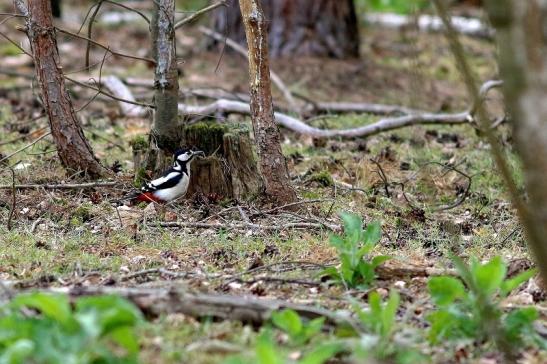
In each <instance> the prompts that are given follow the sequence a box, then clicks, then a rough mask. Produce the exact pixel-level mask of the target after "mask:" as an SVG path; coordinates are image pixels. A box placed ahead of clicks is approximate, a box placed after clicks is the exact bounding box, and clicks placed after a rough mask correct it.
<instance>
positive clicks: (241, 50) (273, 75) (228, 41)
mask: <svg viewBox="0 0 547 364" xmlns="http://www.w3.org/2000/svg"><path fill="white" fill-rule="evenodd" d="M198 30H199V31H200V32H201V33H203V34H205V35H206V36H208V37H211V38H213V39H215V40H217V41H219V42H225V43H226V45H227V46H228V47H230V48H232V49H233V50H234V51H235V52H236V53H238V54H240V55H242V56H243V57H245V59H247V49H246V48H245V47H242V46H241V45H239V44H238V43H237V42H236V41H234V40H232V39H230V38H227V37H225V36H223V35H222V34H220V33H217V32H215V31H214V30H212V29H209V28H207V27H204V26H200V27H198ZM270 75H271V78H272V82H273V83H274V84H275V85H276V86H277V88H278V89H279V91H281V93H282V94H283V97H284V98H285V99H286V100H287V102H288V103H289V105H290V107H291V108H292V109H293V110H294V111H299V110H300V108H299V107H298V104H297V103H296V100H295V99H294V97H293V96H292V93H291V91H290V90H289V88H288V87H287V86H286V85H285V83H284V82H283V80H282V79H281V77H279V76H278V75H277V73H275V72H274V71H272V70H271V69H270Z"/></svg>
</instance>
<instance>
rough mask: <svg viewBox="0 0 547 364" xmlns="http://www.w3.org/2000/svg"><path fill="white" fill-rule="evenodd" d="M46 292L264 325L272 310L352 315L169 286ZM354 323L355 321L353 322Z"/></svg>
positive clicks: (334, 318)
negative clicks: (104, 297)
mask: <svg viewBox="0 0 547 364" xmlns="http://www.w3.org/2000/svg"><path fill="white" fill-rule="evenodd" d="M45 291H46V292H52V293H64V294H67V295H69V296H70V297H71V298H77V297H81V296H96V295H118V296H121V297H124V298H126V299H128V300H130V301H132V302H133V303H134V304H135V305H136V306H137V307H139V308H140V309H141V310H142V311H143V312H144V313H145V314H147V315H151V316H154V317H157V316H160V315H166V314H174V313H181V314H184V315H188V316H192V317H213V318H218V319H221V320H235V321H241V322H245V323H251V324H255V325H260V324H262V323H264V322H267V321H268V320H269V319H270V316H271V314H272V312H275V311H278V310H283V309H291V310H294V311H296V312H297V313H298V314H299V315H300V316H302V317H305V318H307V319H314V318H317V317H325V318H326V322H327V324H329V325H330V326H334V325H337V324H339V323H348V322H350V319H349V318H347V317H343V316H341V315H337V314H336V313H335V312H332V311H328V310H326V309H323V308H317V307H310V306H305V305H300V304H296V303H291V302H286V301H280V300H268V299H257V298H250V297H241V296H229V295H215V294H198V293H189V292H187V291H184V290H181V289H177V288H176V287H167V288H125V287H123V288H116V287H104V286H89V287H83V286H82V287H72V288H49V289H47V290H45ZM350 324H354V323H353V322H350Z"/></svg>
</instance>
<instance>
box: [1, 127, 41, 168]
mask: <svg viewBox="0 0 547 364" xmlns="http://www.w3.org/2000/svg"><path fill="white" fill-rule="evenodd" d="M50 134H51V132H50V131H48V132H47V133H45V134H44V135H42V136H40V137H38V138H36V139H34V140H33V141H32V142H30V143H29V144H27V145H25V146H24V147H22V148H19V149H17V150H16V151H15V152H13V153H11V154H9V155H7V156H5V157H4V158H2V159H0V163H2V162H3V161H5V160H8V159H10V158H11V157H13V156H14V155H16V154H18V153H21V152H22V151H24V150H26V149H28V148H30V147H32V146H33V145H34V144H36V143H38V142H39V141H40V140H42V139H44V138H45V137H47V136H48V135H50Z"/></svg>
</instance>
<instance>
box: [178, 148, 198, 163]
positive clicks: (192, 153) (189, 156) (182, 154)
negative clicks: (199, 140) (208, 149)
mask: <svg viewBox="0 0 547 364" xmlns="http://www.w3.org/2000/svg"><path fill="white" fill-rule="evenodd" d="M198 155H201V156H205V153H203V152H202V151H201V150H191V149H178V150H177V151H176V152H175V155H174V159H175V162H174V163H175V164H176V165H177V164H178V165H183V164H190V162H191V161H192V160H193V159H194V157H196V156H198Z"/></svg>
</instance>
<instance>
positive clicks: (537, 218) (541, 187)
mask: <svg viewBox="0 0 547 364" xmlns="http://www.w3.org/2000/svg"><path fill="white" fill-rule="evenodd" d="M486 7H487V9H488V12H489V15H490V20H491V22H492V24H493V25H494V27H495V28H496V31H497V40H498V45H499V47H500V70H501V74H502V76H503V78H504V81H505V83H504V93H505V100H506V102H507V103H508V108H509V110H510V112H511V114H512V115H513V118H512V119H513V120H515V121H514V122H513V133H514V137H515V142H516V148H517V151H518V153H519V155H520V157H521V160H522V166H523V171H524V176H525V184H526V191H527V193H528V197H529V199H528V202H527V203H526V205H525V207H526V209H525V210H526V211H525V216H524V220H526V221H523V224H524V225H525V227H526V232H527V238H528V242H529V244H530V247H531V248H532V251H533V252H534V253H535V255H536V261H537V264H538V265H539V267H540V268H541V271H542V275H543V278H544V280H545V282H547V240H546V237H547V188H546V184H545V181H546V176H547V103H546V100H547V32H546V29H547V3H546V2H545V1H538V0H527V1H521V0H519V1H516V0H515V1H510V0H489V1H486Z"/></svg>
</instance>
